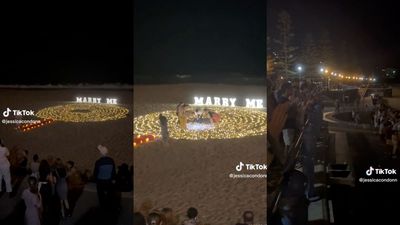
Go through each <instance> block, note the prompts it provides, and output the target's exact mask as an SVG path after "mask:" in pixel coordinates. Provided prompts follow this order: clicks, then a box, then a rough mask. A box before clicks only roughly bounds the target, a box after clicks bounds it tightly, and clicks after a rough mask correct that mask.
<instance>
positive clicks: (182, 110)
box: [177, 103, 188, 129]
mask: <svg viewBox="0 0 400 225" xmlns="http://www.w3.org/2000/svg"><path fill="white" fill-rule="evenodd" d="M187 106H188V105H187V104H185V103H179V105H178V106H177V116H178V123H179V127H180V128H181V129H186V123H187V117H186V107H187Z"/></svg>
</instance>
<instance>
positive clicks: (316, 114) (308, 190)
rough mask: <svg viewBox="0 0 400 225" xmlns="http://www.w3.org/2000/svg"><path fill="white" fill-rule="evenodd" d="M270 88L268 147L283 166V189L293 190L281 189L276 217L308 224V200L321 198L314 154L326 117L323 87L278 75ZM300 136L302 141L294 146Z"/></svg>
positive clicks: (289, 221)
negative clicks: (297, 168)
mask: <svg viewBox="0 0 400 225" xmlns="http://www.w3.org/2000/svg"><path fill="white" fill-rule="evenodd" d="M272 78H273V77H272ZM267 90H268V92H269V93H268V95H267V96H268V101H267V102H268V107H267V109H268V145H269V150H270V151H271V152H272V154H273V155H274V159H275V160H274V161H275V163H278V164H280V167H281V168H283V169H282V171H281V173H282V174H283V177H284V179H283V183H282V184H281V185H282V187H281V188H282V190H292V191H283V192H282V196H281V197H282V198H281V201H280V213H279V217H280V218H279V219H277V220H278V221H279V222H278V223H280V224H284V225H287V224H294V221H297V222H296V224H306V223H307V207H308V206H307V202H312V201H317V200H318V199H320V196H319V195H318V193H316V190H315V188H314V183H315V174H314V157H315V151H316V148H317V142H318V138H319V136H320V129H321V126H322V121H323V119H322V118H323V104H322V100H321V92H322V91H323V88H322V87H321V86H320V85H318V84H315V83H312V82H306V81H301V82H297V83H295V82H291V81H287V80H284V79H279V78H278V79H269V80H268V88H267ZM300 136H301V145H300V146H298V148H294V147H295V144H296V140H297V138H298V137H300ZM298 151H299V152H300V154H297V153H298ZM297 155H299V156H300V157H298V158H296V156H297ZM296 164H301V165H302V168H303V170H302V171H303V172H298V171H296V170H295V165H296ZM302 176H303V177H304V179H300V178H301V177H302ZM299 190H300V191H299ZM288 199H289V200H288Z"/></svg>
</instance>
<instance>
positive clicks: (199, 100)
mask: <svg viewBox="0 0 400 225" xmlns="http://www.w3.org/2000/svg"><path fill="white" fill-rule="evenodd" d="M245 101H246V108H264V106H263V100H262V99H249V98H246V99H245ZM194 105H198V106H201V105H204V106H207V105H208V106H225V107H235V106H236V98H221V97H209V96H208V97H206V98H204V97H194Z"/></svg>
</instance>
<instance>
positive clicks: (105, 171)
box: [93, 145, 116, 209]
mask: <svg viewBox="0 0 400 225" xmlns="http://www.w3.org/2000/svg"><path fill="white" fill-rule="evenodd" d="M97 149H98V150H99V151H100V154H101V157H100V159H98V160H97V161H96V164H95V167H94V173H93V177H94V179H95V181H96V188H97V196H98V198H99V203H100V207H102V208H111V209H112V202H113V201H112V200H113V199H112V196H113V193H114V184H115V177H116V169H115V163H114V160H113V159H112V158H111V157H109V156H107V154H108V149H107V147H105V146H102V145H99V146H97Z"/></svg>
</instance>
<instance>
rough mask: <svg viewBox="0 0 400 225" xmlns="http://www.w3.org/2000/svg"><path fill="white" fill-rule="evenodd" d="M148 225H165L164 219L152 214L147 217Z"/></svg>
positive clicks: (157, 214) (154, 213)
mask: <svg viewBox="0 0 400 225" xmlns="http://www.w3.org/2000/svg"><path fill="white" fill-rule="evenodd" d="M147 224H148V225H164V221H163V217H162V215H161V214H159V213H156V212H152V213H150V214H149V215H148V216H147Z"/></svg>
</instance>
